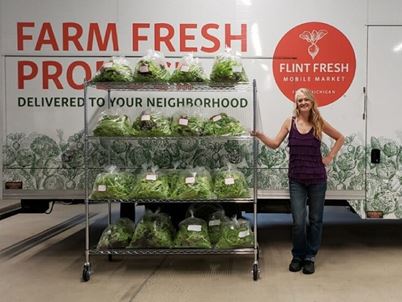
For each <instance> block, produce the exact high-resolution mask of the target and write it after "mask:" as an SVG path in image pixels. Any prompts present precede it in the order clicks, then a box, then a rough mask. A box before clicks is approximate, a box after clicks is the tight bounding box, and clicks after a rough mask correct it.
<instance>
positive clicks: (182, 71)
mask: <svg viewBox="0 0 402 302" xmlns="http://www.w3.org/2000/svg"><path fill="white" fill-rule="evenodd" d="M206 80H207V76H206V75H205V73H204V69H203V68H202V66H201V63H200V62H199V60H198V58H194V57H193V54H188V55H186V56H184V57H183V58H182V59H181V60H180V62H179V64H178V65H177V68H176V69H175V71H174V72H173V74H172V76H171V78H170V81H171V82H174V83H180V82H184V83H185V82H205V81H206Z"/></svg>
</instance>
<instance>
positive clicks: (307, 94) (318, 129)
mask: <svg viewBox="0 0 402 302" xmlns="http://www.w3.org/2000/svg"><path fill="white" fill-rule="evenodd" d="M300 98H307V99H309V100H310V101H311V103H312V107H311V110H310V114H309V117H308V121H309V122H310V123H311V124H312V125H313V129H314V136H315V137H316V138H317V139H319V140H321V137H322V129H323V127H324V120H323V118H322V117H321V114H320V111H319V110H318V105H317V101H316V100H315V97H314V94H313V93H312V92H311V90H310V89H307V88H299V89H297V90H296V92H295V110H294V115H295V116H296V118H297V117H299V116H300V111H299V108H298V104H297V100H298V99H300Z"/></svg>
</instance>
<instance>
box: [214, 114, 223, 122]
mask: <svg viewBox="0 0 402 302" xmlns="http://www.w3.org/2000/svg"><path fill="white" fill-rule="evenodd" d="M221 119H222V116H221V115H220V114H218V115H215V116H214V117H213V118H212V120H213V121H214V122H217V121H220V120H221Z"/></svg>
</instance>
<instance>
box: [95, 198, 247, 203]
mask: <svg viewBox="0 0 402 302" xmlns="http://www.w3.org/2000/svg"><path fill="white" fill-rule="evenodd" d="M89 202H90V203H91V204H97V203H105V202H113V203H141V204H147V203H166V204H168V203H217V202H224V203H227V202H233V203H252V202H254V198H253V197H246V198H228V199H89Z"/></svg>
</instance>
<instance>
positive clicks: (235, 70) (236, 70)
mask: <svg viewBox="0 0 402 302" xmlns="http://www.w3.org/2000/svg"><path fill="white" fill-rule="evenodd" d="M232 71H233V72H241V71H242V68H241V66H233V67H232Z"/></svg>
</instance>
